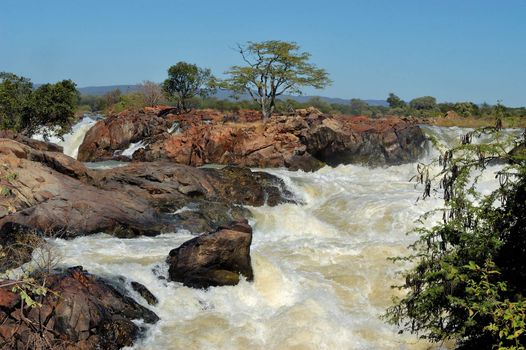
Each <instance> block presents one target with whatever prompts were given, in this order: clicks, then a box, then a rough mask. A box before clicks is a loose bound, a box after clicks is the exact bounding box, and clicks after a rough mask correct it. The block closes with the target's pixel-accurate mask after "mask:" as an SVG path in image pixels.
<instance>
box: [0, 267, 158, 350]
mask: <svg viewBox="0 0 526 350" xmlns="http://www.w3.org/2000/svg"><path fill="white" fill-rule="evenodd" d="M42 278H43V277H40V278H37V281H38V282H41V281H42ZM13 283H14V282H13V281H3V282H0V317H1V319H2V323H1V325H0V347H1V348H2V349H4V348H5V349H51V348H52V349H86V350H88V349H109V350H113V349H120V348H123V347H125V346H132V345H133V343H134V341H135V340H136V339H137V338H138V337H139V336H140V334H141V332H142V330H141V328H140V327H139V326H137V324H136V323H134V322H133V320H143V321H144V322H145V323H155V322H157V321H158V319H159V318H158V317H157V315H156V314H155V313H153V312H152V311H150V310H148V309H146V308H145V307H143V306H141V305H139V304H138V303H137V302H135V301H134V300H133V299H131V298H130V297H127V296H125V295H123V294H122V293H121V292H119V291H118V290H117V289H116V288H114V287H113V286H112V285H111V284H109V283H108V282H106V281H104V280H102V279H100V278H98V277H96V276H94V275H90V274H88V273H87V272H86V271H84V270H83V269H82V267H75V268H70V269H67V270H66V271H64V272H61V273H53V274H51V275H47V276H45V287H46V288H47V289H48V290H49V292H47V293H46V295H45V296H41V297H39V296H38V295H36V294H33V295H32V297H33V299H35V300H36V301H38V302H39V303H40V304H41V306H37V307H30V306H27V305H26V304H24V303H22V301H21V299H20V296H19V294H18V293H13V292H12V288H13ZM2 285H4V287H2ZM29 294H30V295H31V294H32V293H31V292H29Z"/></svg>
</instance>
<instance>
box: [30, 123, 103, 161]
mask: <svg viewBox="0 0 526 350" xmlns="http://www.w3.org/2000/svg"><path fill="white" fill-rule="evenodd" d="M101 118H102V116H101V115H98V114H97V115H87V114H86V115H84V117H83V118H82V119H81V120H80V121H79V122H78V123H77V124H75V125H73V127H72V128H71V131H70V132H69V133H67V134H65V135H64V136H63V138H64V139H63V140H62V139H61V138H59V137H50V138H48V140H47V141H49V142H53V143H55V144H57V145H59V146H62V148H64V154H66V155H68V156H70V157H72V158H75V159H76V158H77V155H78V152H79V147H80V145H81V144H82V141H84V136H86V133H87V132H88V131H89V129H91V127H92V126H93V125H95V123H96V122H97V120H99V119H101ZM33 138H34V139H35V140H41V141H44V137H43V136H42V134H41V133H39V134H36V135H34V136H33Z"/></svg>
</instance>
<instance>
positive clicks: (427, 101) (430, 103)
mask: <svg viewBox="0 0 526 350" xmlns="http://www.w3.org/2000/svg"><path fill="white" fill-rule="evenodd" d="M409 106H410V107H411V108H413V109H416V110H429V109H434V108H436V106H437V100H436V98H434V97H432V96H422V97H417V98H414V99H412V100H411V101H410V102H409Z"/></svg>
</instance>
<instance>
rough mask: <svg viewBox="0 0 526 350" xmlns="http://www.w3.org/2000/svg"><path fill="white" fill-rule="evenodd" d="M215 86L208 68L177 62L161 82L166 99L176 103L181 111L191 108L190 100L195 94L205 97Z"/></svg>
mask: <svg viewBox="0 0 526 350" xmlns="http://www.w3.org/2000/svg"><path fill="white" fill-rule="evenodd" d="M214 87H215V78H214V76H213V75H212V72H211V71H210V69H204V68H199V67H197V66H196V65H195V64H190V63H186V62H178V63H177V64H176V65H174V66H171V67H170V68H169V69H168V79H166V80H165V81H164V83H163V91H164V93H165V95H166V97H167V98H168V99H171V100H173V101H175V102H176V103H177V108H178V109H179V110H180V111H182V112H188V111H190V110H191V109H192V103H191V100H192V99H193V98H194V97H195V96H201V97H206V96H208V95H209V94H210V93H211V92H212V91H213V90H214Z"/></svg>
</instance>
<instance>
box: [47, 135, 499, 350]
mask: <svg viewBox="0 0 526 350" xmlns="http://www.w3.org/2000/svg"><path fill="white" fill-rule="evenodd" d="M426 130H427V132H428V133H432V134H434V135H435V136H437V138H439V139H441V140H442V141H445V142H447V143H449V144H451V143H452V142H458V140H459V136H460V135H461V134H463V133H464V131H463V130H462V129H458V128H438V127H426ZM73 139H74V138H73ZM436 155H437V153H436V151H432V152H429V154H427V155H426V156H425V159H427V160H429V159H431V158H432V157H434V156H436ZM267 171H268V172H270V173H272V174H275V175H277V176H279V177H280V178H282V179H283V180H284V181H285V183H286V184H287V186H288V187H289V188H290V189H291V190H292V192H293V193H295V195H296V196H297V197H298V198H299V199H301V200H302V201H303V202H304V203H305V204H304V205H294V204H283V205H279V206H277V207H267V206H264V207H259V208H250V210H251V212H252V214H253V217H252V219H251V225H252V226H253V228H254V237H253V243H252V247H251V256H252V265H253V268H254V274H255V280H254V282H253V283H249V282H246V281H242V282H241V283H240V284H239V285H237V286H233V287H215V288H210V289H208V290H196V289H191V288H187V287H184V286H182V285H181V284H179V283H173V282H167V281H166V280H163V279H159V276H160V275H166V270H167V266H166V264H165V263H164V260H165V258H166V256H167V255H168V252H169V251H170V250H171V249H173V248H175V247H178V246H179V245H180V244H182V243H183V242H184V241H186V240H188V239H190V238H192V237H193V236H191V235H190V234H188V233H184V232H179V233H171V234H165V235H161V236H157V237H140V238H135V239H118V238H114V237H111V236H109V235H106V234H98V235H94V236H88V237H81V238H77V239H75V240H70V241H65V240H60V239H59V240H55V241H54V242H53V244H55V245H56V247H57V249H58V250H59V251H60V253H61V255H62V264H63V265H64V266H75V265H82V266H84V268H85V269H87V270H88V271H89V272H91V273H94V274H98V275H101V276H107V277H115V276H124V277H125V278H126V280H127V281H128V283H129V281H138V282H140V283H142V284H144V285H145V286H147V287H148V288H149V290H150V291H151V292H152V293H153V294H154V295H156V296H157V298H158V299H159V304H158V305H157V306H154V307H152V306H148V305H147V304H146V303H145V301H144V300H143V299H142V298H141V297H140V296H139V295H138V294H137V293H135V292H134V291H132V290H131V288H128V289H129V293H130V295H131V296H133V297H134V298H135V299H136V300H137V301H139V302H140V303H142V304H143V305H145V306H147V307H149V308H151V309H152V310H153V311H154V312H156V313H157V314H158V315H159V317H160V321H159V322H158V323H157V324H156V325H154V326H151V327H149V328H148V330H147V333H146V336H145V337H144V338H143V339H142V340H140V341H139V342H138V343H137V344H136V345H135V346H134V349H430V348H433V347H431V346H430V344H428V343H426V342H423V341H418V340H417V339H416V337H415V336H412V335H408V334H405V333H404V334H398V332H397V331H398V330H397V329H396V328H395V327H392V326H389V325H386V324H385V323H384V322H383V321H382V320H380V319H379V316H380V315H381V314H382V313H383V312H384V310H385V308H386V307H387V306H388V305H389V304H390V301H391V297H392V296H393V295H394V294H395V293H396V291H395V290H393V289H391V288H390V286H391V285H392V284H396V283H398V282H400V281H399V277H398V276H397V275H396V272H397V271H400V269H401V268H402V266H400V265H396V264H393V263H392V262H390V261H388V260H387V257H390V256H397V255H400V254H404V253H405V252H407V249H406V247H407V245H409V244H410V243H412V242H413V241H414V240H415V236H412V235H409V236H408V235H406V232H408V231H409V230H410V229H411V228H412V227H414V225H415V220H416V219H417V218H418V216H419V215H420V214H422V213H424V212H426V211H427V210H430V209H432V208H435V207H436V206H438V205H440V204H441V200H440V198H431V199H428V200H426V201H419V202H418V203H417V204H415V202H416V199H417V198H418V196H419V195H420V194H421V191H422V189H421V188H416V189H415V187H414V183H410V182H409V181H408V180H409V179H410V178H411V177H412V176H413V175H415V173H416V164H406V165H401V166H391V167H386V168H367V167H362V166H356V165H347V166H339V167H336V168H330V167H325V168H323V169H321V170H319V171H317V172H315V173H304V172H301V171H299V172H291V171H286V170H267ZM492 178H493V177H492V176H491V175H488V176H487V178H485V181H492ZM483 186H484V185H483ZM153 269H156V273H154V272H153V271H152V270H153Z"/></svg>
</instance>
